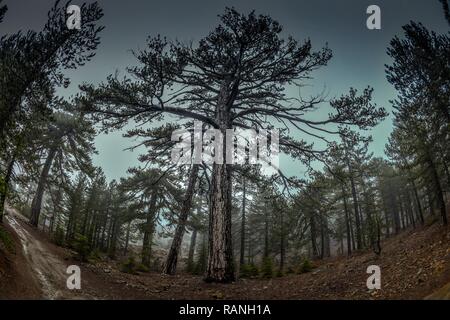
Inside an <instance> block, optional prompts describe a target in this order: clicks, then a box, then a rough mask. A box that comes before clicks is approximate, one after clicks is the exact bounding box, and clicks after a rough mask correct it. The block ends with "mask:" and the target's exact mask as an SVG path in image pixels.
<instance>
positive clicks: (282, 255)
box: [280, 210, 286, 273]
mask: <svg viewBox="0 0 450 320" xmlns="http://www.w3.org/2000/svg"><path fill="white" fill-rule="evenodd" d="M283 218H284V216H283V210H280V273H281V272H283V269H284V259H285V255H286V248H285V241H284V219H283Z"/></svg>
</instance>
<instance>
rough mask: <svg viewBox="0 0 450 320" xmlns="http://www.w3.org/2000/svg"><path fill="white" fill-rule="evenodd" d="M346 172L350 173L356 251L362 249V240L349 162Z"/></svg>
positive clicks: (356, 199) (354, 187)
mask: <svg viewBox="0 0 450 320" xmlns="http://www.w3.org/2000/svg"><path fill="white" fill-rule="evenodd" d="M347 165H348V170H349V173H350V184H351V189H352V197H353V206H354V210H355V226H356V247H357V249H361V248H362V238H361V221H360V219H359V205H358V198H357V195H356V186H355V181H354V179H353V173H352V167H351V166H350V162H347Z"/></svg>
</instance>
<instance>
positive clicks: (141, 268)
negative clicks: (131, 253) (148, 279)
mask: <svg viewBox="0 0 450 320" xmlns="http://www.w3.org/2000/svg"><path fill="white" fill-rule="evenodd" d="M136 271H139V272H150V269H149V268H148V267H147V266H145V265H143V264H142V263H139V264H138V265H137V267H136Z"/></svg>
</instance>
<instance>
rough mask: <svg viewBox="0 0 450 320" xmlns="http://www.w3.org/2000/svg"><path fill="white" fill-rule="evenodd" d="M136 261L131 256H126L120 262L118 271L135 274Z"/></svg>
mask: <svg viewBox="0 0 450 320" xmlns="http://www.w3.org/2000/svg"><path fill="white" fill-rule="evenodd" d="M137 269H138V263H137V262H136V260H135V259H134V257H133V256H131V257H128V259H127V260H126V261H125V262H123V263H122V265H121V267H120V271H122V272H124V273H130V274H137V272H136V271H137Z"/></svg>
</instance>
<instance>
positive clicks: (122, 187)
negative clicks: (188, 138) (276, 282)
mask: <svg viewBox="0 0 450 320" xmlns="http://www.w3.org/2000/svg"><path fill="white" fill-rule="evenodd" d="M436 3H438V4H439V5H440V6H441V7H442V9H443V10H442V16H441V17H439V18H441V19H446V20H447V22H448V24H449V26H450V16H449V4H448V1H446V0H443V1H440V2H437V1H436ZM65 8H66V4H62V3H60V2H56V4H55V6H54V7H53V8H51V10H50V11H49V14H48V21H47V23H46V24H45V26H44V27H43V29H42V30H41V31H31V30H30V31H24V30H22V31H18V32H17V33H15V34H1V31H0V36H1V38H0V83H1V85H0V168H1V175H0V196H1V198H0V221H2V220H4V219H5V218H4V217H3V216H4V214H5V213H7V211H6V210H5V207H6V206H7V205H9V206H12V207H15V208H17V209H18V210H19V211H20V212H21V213H22V214H23V215H25V216H26V217H28V218H29V220H30V223H31V225H33V226H34V227H36V228H40V229H42V230H43V231H44V232H46V233H48V234H49V235H50V237H51V239H53V241H54V242H55V243H57V244H58V245H61V246H66V247H69V248H71V249H73V250H74V251H76V252H77V254H78V256H79V259H82V260H84V261H95V260H96V259H108V258H109V259H117V260H119V261H121V262H122V270H123V271H125V272H131V273H133V272H136V271H141V272H147V271H157V272H161V271H162V272H164V273H167V274H174V273H175V272H181V271H187V272H190V273H195V274H199V275H203V276H204V279H205V280H206V281H215V282H230V281H233V280H235V279H236V277H258V276H263V277H272V276H274V275H279V276H281V275H283V274H285V273H288V272H307V271H309V270H310V269H311V267H312V264H311V261H312V260H317V259H324V258H327V257H330V256H337V255H342V256H344V255H348V256H351V255H352V254H353V253H354V252H355V251H362V250H373V252H375V253H376V254H381V253H382V251H383V247H382V240H383V239H385V238H388V237H390V236H392V235H394V234H398V233H400V232H402V231H403V230H407V229H408V230H409V229H411V228H418V227H420V226H423V225H425V224H428V225H429V224H432V223H436V224H443V225H447V223H448V222H447V220H448V217H447V211H448V206H449V201H448V200H449V199H448V194H449V191H450V171H449V165H450V135H449V134H450V103H449V102H450V101H449V99H450V94H449V90H450V38H449V33H448V32H447V33H444V34H437V33H435V32H433V31H431V30H429V29H427V27H426V26H424V25H422V24H421V23H420V22H413V21H411V22H410V23H409V24H407V25H405V26H404V27H403V30H401V32H399V34H398V36H397V37H395V38H393V39H392V40H391V42H390V44H389V47H388V48H386V50H387V54H388V55H389V57H390V61H391V62H390V63H389V64H388V65H386V66H385V75H386V79H387V81H388V82H389V83H390V84H391V85H392V86H393V87H395V89H396V91H397V97H396V98H395V99H394V100H393V101H392V102H391V104H392V109H393V110H394V111H393V129H392V133H391V134H390V137H389V140H388V141H386V147H385V154H386V156H385V157H382V158H380V157H374V156H373V154H372V153H371V152H369V148H370V143H371V141H372V138H371V136H370V132H369V131H370V129H371V128H373V127H375V126H376V125H377V124H378V123H380V122H381V121H383V120H384V119H385V118H386V117H387V116H388V112H387V111H386V108H385V107H386V106H384V107H383V106H377V105H376V104H375V103H373V102H372V95H373V89H372V88H371V87H370V86H368V87H364V85H370V83H368V84H359V83H355V87H358V89H354V88H349V90H348V92H343V93H342V95H340V96H336V97H332V98H330V97H326V96H325V95H324V94H318V95H314V96H308V97H305V96H292V95H288V94H286V88H287V87H302V86H304V85H305V84H307V82H308V80H309V79H310V78H312V77H314V73H315V72H316V71H317V70H318V69H326V68H327V66H326V65H327V63H328V62H329V61H330V59H333V54H332V48H328V47H323V48H321V49H319V50H316V51H315V50H314V49H313V47H312V44H311V42H310V40H301V41H300V40H296V37H295V35H293V36H292V37H288V36H284V32H285V31H284V30H283V33H282V27H281V24H279V23H278V22H277V21H275V20H273V19H272V18H271V17H269V16H265V15H259V14H258V13H257V12H251V13H241V12H238V11H236V10H235V9H233V8H226V9H225V10H224V12H223V13H222V14H221V15H220V17H219V21H218V24H217V27H215V28H214V29H213V30H211V31H210V33H209V35H208V36H206V37H205V38H203V39H201V40H200V41H197V42H194V43H188V42H179V41H169V40H168V39H166V38H164V36H163V35H161V36H156V37H149V38H148V41H147V43H146V45H145V47H144V49H141V50H137V51H133V52H132V53H130V54H133V55H134V56H135V59H136V64H135V65H134V66H130V67H129V68H128V69H127V70H121V71H123V72H125V76H120V77H119V76H118V75H117V73H114V66H111V72H112V74H111V75H110V76H109V77H108V78H107V79H105V80H104V82H102V83H101V84H98V85H94V84H90V83H84V84H83V85H81V86H80V88H79V92H78V94H77V95H76V96H75V97H73V98H71V99H66V98H63V97H61V96H58V95H57V93H56V92H57V90H58V88H60V87H67V86H68V84H69V83H70V79H69V78H68V77H67V74H66V73H67V71H68V70H71V69H76V68H78V67H79V66H82V65H85V64H87V65H88V64H90V63H95V58H94V56H95V52H96V49H97V47H98V45H99V44H100V41H101V35H102V32H104V31H103V26H102V22H101V20H102V16H103V12H102V9H101V7H100V6H99V5H98V4H97V3H91V4H85V5H83V6H82V8H81V9H82V17H83V23H82V29H81V30H79V31H77V30H69V29H68V28H67V27H66V18H67V16H66V13H65ZM7 14H8V11H7V7H6V5H2V4H1V1H0V25H1V22H2V20H3V18H4V16H5V15H7ZM280 22H281V23H282V21H280ZM286 32H287V33H289V30H286ZM130 49H131V48H130ZM361 86H362V87H361ZM319 110H321V111H322V112H320V113H319V114H320V116H314V115H315V114H317V112H318V111H319ZM323 110H325V111H323ZM194 120H200V121H202V122H203V125H204V127H203V129H204V130H206V129H207V128H217V129H220V130H222V131H224V130H226V129H228V128H237V129H248V128H253V129H256V130H261V129H270V128H278V129H279V130H280V151H281V152H282V153H284V154H285V155H288V156H289V157H291V158H293V159H295V161H296V162H295V163H296V164H297V165H298V166H299V167H302V168H306V173H305V174H303V173H302V174H298V175H296V176H293V177H289V176H287V175H285V174H284V172H283V167H281V168H280V170H279V171H277V172H276V173H275V174H273V175H270V176H268V175H264V174H263V173H262V169H261V167H259V166H256V165H252V166H251V165H221V164H214V165H213V166H207V165H190V166H188V165H185V166H178V165H174V164H173V163H171V161H170V151H171V150H172V148H173V146H174V143H175V142H173V141H171V139H170V138H171V133H172V132H173V131H174V130H176V129H180V128H185V129H187V130H193V121H194ZM123 128H126V129H127V133H126V134H125V136H126V137H127V138H129V139H130V142H131V145H132V147H131V149H136V148H140V149H139V150H142V147H144V148H145V152H144V153H142V154H141V155H140V156H139V161H140V165H139V166H136V167H132V168H129V170H128V174H127V175H126V176H125V177H123V178H121V179H120V180H119V181H116V180H113V181H108V180H107V178H106V176H105V174H104V173H103V171H102V168H101V167H96V166H94V165H93V163H92V156H93V154H94V153H95V152H96V150H95V146H94V143H93V141H94V138H95V137H96V135H98V134H99V133H108V132H112V131H115V130H121V129H123ZM129 128H132V129H129ZM319 146H321V147H319ZM110 160H111V161H114V159H110ZM299 171H300V170H299ZM303 171H304V170H303ZM0 228H1V226H0Z"/></svg>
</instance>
